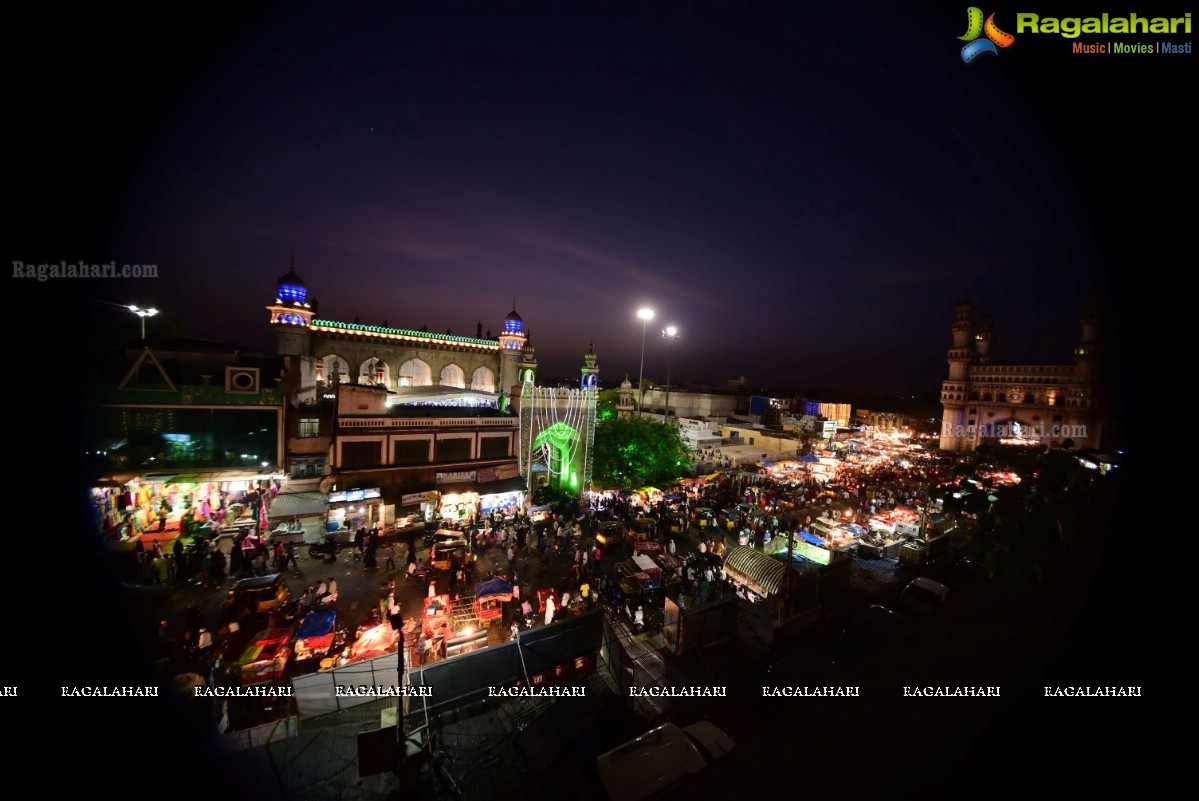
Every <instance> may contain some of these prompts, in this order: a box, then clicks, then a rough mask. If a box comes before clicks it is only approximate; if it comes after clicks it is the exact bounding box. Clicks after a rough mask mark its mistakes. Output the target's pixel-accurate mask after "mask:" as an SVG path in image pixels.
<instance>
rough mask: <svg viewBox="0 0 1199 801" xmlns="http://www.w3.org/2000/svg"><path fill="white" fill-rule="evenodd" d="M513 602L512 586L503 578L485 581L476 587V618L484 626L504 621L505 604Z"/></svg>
mask: <svg viewBox="0 0 1199 801" xmlns="http://www.w3.org/2000/svg"><path fill="white" fill-rule="evenodd" d="M511 600H512V585H511V584H509V583H508V582H507V581H504V580H503V579H501V578H493V579H488V580H487V581H484V582H483V583H482V584H479V585H477V586H476V587H475V602H474V607H475V616H476V617H477V618H478V619H479V622H480V623H481V624H483V625H484V626H486V625H489V624H490V623H491V621H493V620H499V621H502V620H503V618H504V604H505V603H507V602H509V601H511Z"/></svg>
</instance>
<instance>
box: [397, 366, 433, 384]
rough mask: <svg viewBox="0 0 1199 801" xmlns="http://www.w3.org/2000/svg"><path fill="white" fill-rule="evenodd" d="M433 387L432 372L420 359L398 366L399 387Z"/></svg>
mask: <svg viewBox="0 0 1199 801" xmlns="http://www.w3.org/2000/svg"><path fill="white" fill-rule="evenodd" d="M432 385H433V371H432V370H430V369H429V365H428V364H426V363H425V362H423V361H421V360H420V359H409V360H408V361H406V362H404V363H403V364H401V365H400V386H401V387H428V386H432Z"/></svg>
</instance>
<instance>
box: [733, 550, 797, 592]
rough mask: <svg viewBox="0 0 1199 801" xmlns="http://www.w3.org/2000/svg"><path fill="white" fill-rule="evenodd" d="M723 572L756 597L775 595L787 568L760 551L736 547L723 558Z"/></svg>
mask: <svg viewBox="0 0 1199 801" xmlns="http://www.w3.org/2000/svg"><path fill="white" fill-rule="evenodd" d="M724 570H725V572H726V573H728V574H729V576H730V577H731V578H732V579H733V580H734V581H736V582H738V583H739V584H744V585H745V586H747V587H749V588H750V589H751V590H753V591H754V592H755V593H757V594H758V595H764V596H765V595H777V594H778V593H779V590H780V589H782V586H783V577H784V576H785V575H786V574H787V568H786V567H785V566H784V565H783V564H782V563H780V562H778V561H777V560H774V559H771V558H770V557H769V556H767V555H766V554H764V553H762V552H761V551H758V550H755V549H753V548H747V547H744V546H738V547H736V548H734V549H732V550H731V551H729V552H728V553H727V554H725V557H724Z"/></svg>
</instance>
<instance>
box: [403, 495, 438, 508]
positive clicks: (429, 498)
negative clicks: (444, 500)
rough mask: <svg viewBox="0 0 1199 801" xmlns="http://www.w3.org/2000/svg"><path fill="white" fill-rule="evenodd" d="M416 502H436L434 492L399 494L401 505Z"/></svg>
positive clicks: (409, 504) (410, 504)
mask: <svg viewBox="0 0 1199 801" xmlns="http://www.w3.org/2000/svg"><path fill="white" fill-rule="evenodd" d="M418 503H437V493H436V492H410V493H408V494H407V495H402V496H400V505H401V506H416V505H417V504H418Z"/></svg>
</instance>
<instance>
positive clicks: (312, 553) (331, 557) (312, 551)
mask: <svg viewBox="0 0 1199 801" xmlns="http://www.w3.org/2000/svg"><path fill="white" fill-rule="evenodd" d="M339 553H341V543H339V542H338V541H337V540H335V539H333V538H332V537H326V538H325V541H324V542H314V543H313V544H312V545H309V546H308V558H309V559H324V560H325V561H326V562H332V561H335V560H336V559H337V554H339Z"/></svg>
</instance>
